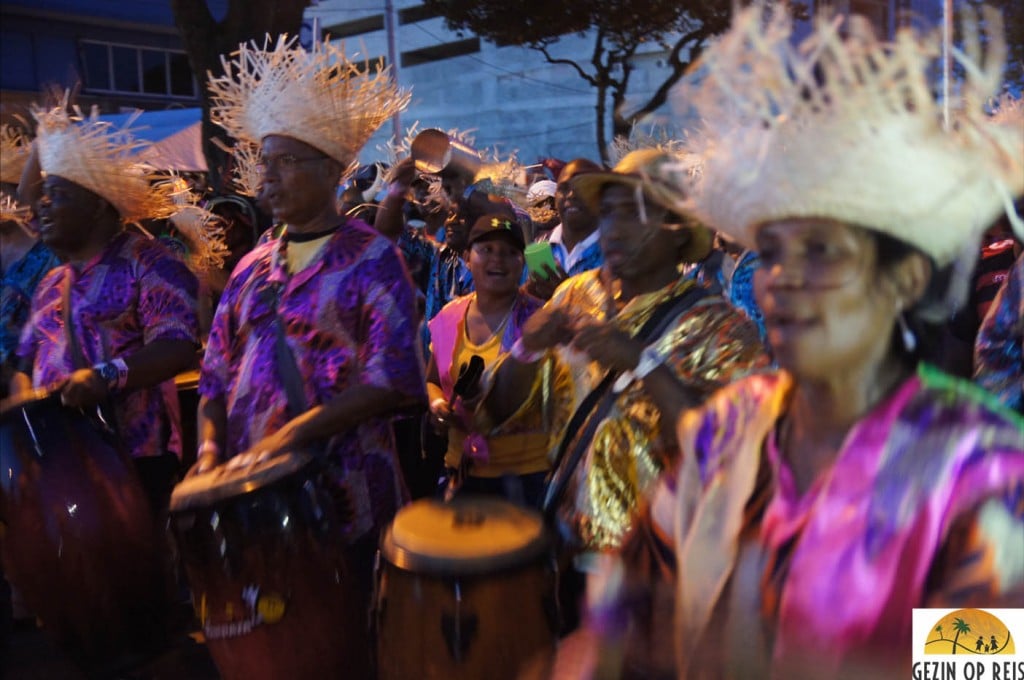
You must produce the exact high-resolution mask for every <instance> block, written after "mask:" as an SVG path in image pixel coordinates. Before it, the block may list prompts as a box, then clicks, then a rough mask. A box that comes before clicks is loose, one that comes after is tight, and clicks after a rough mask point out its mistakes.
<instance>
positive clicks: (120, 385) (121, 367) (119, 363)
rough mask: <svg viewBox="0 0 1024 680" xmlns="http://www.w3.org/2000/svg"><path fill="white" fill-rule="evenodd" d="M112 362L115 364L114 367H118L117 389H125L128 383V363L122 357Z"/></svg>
mask: <svg viewBox="0 0 1024 680" xmlns="http://www.w3.org/2000/svg"><path fill="white" fill-rule="evenodd" d="M110 363H112V364H114V367H115V368H117V389H119V390H123V389H124V387H125V385H127V384H128V364H126V363H125V362H124V359H121V358H120V357H118V358H117V359H114V360H113V361H111V362H110Z"/></svg>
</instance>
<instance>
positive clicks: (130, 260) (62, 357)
mask: <svg viewBox="0 0 1024 680" xmlns="http://www.w3.org/2000/svg"><path fill="white" fill-rule="evenodd" d="M69 277H70V280H71V319H72V325H73V327H74V329H75V331H76V332H77V335H76V337H77V338H78V343H79V346H80V347H81V349H82V354H83V356H84V358H85V363H86V365H88V366H92V365H94V364H97V363H99V362H101V361H109V360H111V359H115V358H122V359H123V358H127V357H130V356H131V355H132V354H134V353H135V352H137V351H138V350H140V349H142V347H143V346H144V345H147V344H149V343H151V342H154V341H157V340H187V341H189V342H192V343H195V344H196V346H198V345H199V324H198V321H197V318H196V294H197V290H198V286H199V284H198V282H197V281H196V277H195V276H194V275H193V274H192V272H190V271H189V270H188V267H186V266H185V264H184V263H183V262H182V261H181V260H180V259H178V258H177V257H175V256H174V254H173V253H171V252H170V251H168V250H167V249H166V248H165V247H164V246H162V245H160V243H158V242H157V241H154V240H152V239H149V238H146V237H144V236H141V235H139V234H137V233H134V232H123V233H121V234H118V235H117V236H116V237H114V239H113V240H112V241H111V242H110V244H109V245H108V246H107V247H106V248H105V249H104V250H103V252H102V253H100V254H99V255H97V256H96V257H94V258H92V259H91V260H89V261H88V262H86V263H85V265H84V266H83V267H82V268H81V270H80V271H76V269H75V268H74V267H72V266H71V265H68V264H65V265H61V266H59V267H56V268H55V269H53V270H51V271H50V273H49V274H47V275H46V276H45V277H44V278H43V280H42V281H40V283H39V286H38V288H36V292H35V295H34V296H33V299H32V313H31V317H30V318H29V322H28V323H27V324H26V325H25V328H24V330H23V332H22V335H21V342H20V343H19V346H18V357H19V361H20V362H21V363H22V364H23V365H25V364H29V365H31V366H32V384H33V385H35V386H37V387H39V386H46V385H51V384H53V383H55V382H58V381H60V380H63V379H64V378H66V377H67V376H69V375H70V374H71V373H72V372H73V371H74V370H75V365H74V359H73V357H72V351H71V347H70V346H69V345H68V342H67V334H66V333H65V332H64V316H63V303H62V299H63V288H64V285H65V281H66V280H67V279H68V278H69ZM112 405H113V407H114V414H115V417H116V420H117V425H118V428H119V431H120V433H121V436H122V438H123V440H124V442H125V444H126V446H127V448H128V451H129V452H130V453H131V455H132V456H134V457H136V458H138V457H144V456H158V455H162V454H165V453H168V452H170V453H176V454H178V455H180V454H181V432H180V429H181V428H180V423H179V422H178V420H177V417H176V415H173V414H177V413H178V394H177V391H176V390H175V387H174V381H173V380H168V381H166V382H164V383H162V384H160V385H155V386H153V387H149V388H144V389H135V390H130V391H126V392H122V393H119V394H115V395H114V397H113V399H112Z"/></svg>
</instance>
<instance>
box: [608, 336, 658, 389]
mask: <svg viewBox="0 0 1024 680" xmlns="http://www.w3.org/2000/svg"><path fill="white" fill-rule="evenodd" d="M663 363H665V357H664V356H662V355H661V353H660V352H659V351H658V350H657V349H655V347H654V346H653V345H650V346H648V347H644V349H643V351H642V352H640V361H638V362H637V364H636V368H634V369H633V370H632V371H624V372H623V373H622V375H620V376H619V377H618V379H617V380H616V381H615V383H614V384H613V385H612V392H614V393H615V394H619V393H621V392H623V391H624V390H625V389H626V388H627V387H629V386H630V385H631V384H633V381H634V380H643V379H644V378H646V377H647V376H648V375H649V374H650V372H651V371H653V370H654V369H656V368H657V367H658V366H661V365H662V364H663Z"/></svg>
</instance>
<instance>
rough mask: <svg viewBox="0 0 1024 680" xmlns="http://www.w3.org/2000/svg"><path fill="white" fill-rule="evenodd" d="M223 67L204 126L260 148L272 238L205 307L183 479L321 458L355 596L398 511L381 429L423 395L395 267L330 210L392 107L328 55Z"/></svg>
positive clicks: (355, 223) (282, 53) (385, 83)
mask: <svg viewBox="0 0 1024 680" xmlns="http://www.w3.org/2000/svg"><path fill="white" fill-rule="evenodd" d="M293 52H297V53H298V54H297V55H293V54H292V53H293ZM236 56H237V60H238V61H237V62H236V63H235V64H234V68H230V69H227V73H228V74H229V75H226V76H224V77H222V78H219V79H214V80H213V81H211V83H210V88H211V90H212V91H213V93H214V97H215V100H216V102H217V103H216V105H215V106H214V108H213V111H212V115H213V117H214V120H216V121H218V122H219V123H220V124H221V125H223V126H224V127H225V129H227V131H228V132H229V133H230V134H231V135H232V136H233V137H235V138H236V139H242V140H245V141H247V142H250V143H255V144H258V145H260V148H261V155H262V162H261V165H260V168H261V175H262V177H261V182H262V193H261V198H262V199H263V200H265V201H266V204H267V205H268V207H269V208H270V211H271V213H272V214H273V218H274V221H275V222H278V223H281V224H283V225H284V227H283V232H282V235H281V237H280V238H277V239H271V240H269V241H267V242H266V243H263V244H261V245H259V246H257V247H256V248H255V249H254V250H253V251H252V252H250V253H249V254H248V255H246V256H245V257H244V258H243V259H242V260H241V261H240V262H239V263H238V265H237V266H236V268H235V270H234V272H233V274H232V276H231V278H230V280H229V281H228V284H227V286H226V288H225V290H224V293H223V296H222V298H221V302H220V305H219V307H218V309H217V313H216V315H215V317H214V320H213V324H212V328H211V331H210V337H209V342H208V344H207V350H206V355H205V357H204V359H203V367H202V373H201V377H200V382H199V394H200V397H201V400H200V405H199V423H198V433H199V440H200V442H201V444H200V446H199V451H198V453H197V458H198V461H197V463H196V466H195V467H194V468H193V474H202V473H204V472H206V471H208V470H210V469H212V468H213V467H214V466H215V465H217V464H218V463H219V462H221V461H224V460H226V459H229V458H231V457H233V456H236V455H239V454H243V453H246V454H250V455H251V456H252V457H253V459H255V460H259V459H262V458H267V457H272V456H276V455H279V454H288V453H294V452H298V451H303V450H304V451H310V452H313V453H316V454H318V455H320V456H322V457H323V459H324V460H325V461H327V462H328V463H329V466H330V470H331V474H330V476H331V478H332V482H333V483H334V484H335V485H336V487H337V489H338V490H339V491H340V492H341V493H340V495H341V497H343V498H344V499H345V501H346V503H345V505H346V506H347V507H345V508H343V509H344V510H347V511H348V513H349V516H348V517H347V518H346V520H345V521H346V524H345V526H343V527H342V528H341V530H342V532H343V537H344V540H345V542H346V543H347V544H348V546H349V551H350V555H351V557H352V562H353V567H354V568H355V571H356V578H357V579H361V581H360V582H362V581H365V585H366V589H365V592H366V593H368V592H370V576H371V572H372V556H373V553H374V550H375V548H376V537H377V534H378V532H379V530H380V529H381V528H383V527H384V526H385V525H386V524H387V523H389V522H390V520H391V518H392V517H393V515H394V513H395V512H396V510H397V509H398V508H399V507H400V506H401V505H402V504H403V503H404V502H405V501H406V500H407V498H408V494H407V491H406V489H405V485H404V483H403V482H402V477H401V474H400V470H399V465H398V459H397V454H396V447H395V443H394V437H393V434H392V431H391V427H390V418H391V416H392V414H393V412H394V410H395V409H396V408H399V407H401V406H402V405H403V404H410V403H422V402H425V387H424V379H423V370H422V365H421V362H422V360H421V358H420V352H419V351H418V349H417V348H418V343H417V335H416V332H417V317H416V309H415V294H414V291H413V287H412V283H411V281H410V279H409V275H408V273H407V272H406V269H405V266H404V265H403V264H402V260H401V256H400V254H399V253H398V251H397V249H396V248H395V247H394V245H393V244H392V243H391V241H389V240H388V239H386V238H384V237H382V236H381V235H380V234H378V233H377V232H376V231H374V230H373V229H372V228H371V227H369V226H367V225H366V224H364V223H363V222H360V221H359V220H356V219H352V218H348V217H346V216H344V215H341V214H339V211H338V207H337V204H336V200H335V197H336V191H337V187H338V184H339V182H340V180H341V179H342V177H343V174H344V173H345V171H346V169H348V168H349V167H351V166H352V162H353V160H354V159H355V158H356V156H357V155H358V153H359V150H360V149H361V147H362V146H363V145H364V144H365V143H366V141H367V139H369V137H370V135H372V134H373V132H374V130H376V129H377V127H379V126H380V124H381V123H383V122H384V121H386V120H388V118H389V117H390V116H391V115H392V113H393V112H394V111H396V110H400V109H401V108H404V106H405V105H406V103H407V102H408V95H407V94H404V93H402V92H401V91H399V90H398V89H397V88H396V86H395V85H394V84H393V83H392V82H391V81H390V80H389V79H388V76H387V73H386V71H384V72H382V73H381V74H378V75H376V76H373V77H369V78H367V77H364V76H361V75H360V74H359V72H358V69H357V68H356V65H355V64H353V63H352V62H351V61H349V60H348V59H347V58H346V57H345V54H344V52H343V51H342V50H341V48H338V47H336V46H333V45H331V44H330V43H325V44H324V45H322V46H318V49H317V50H316V51H314V52H311V53H308V54H307V53H305V52H303V51H302V50H301V48H298V47H297V46H294V45H292V44H291V43H285V42H280V43H278V44H277V45H276V46H275V47H274V48H273V49H268V50H261V49H259V48H256V47H252V46H248V45H243V46H241V49H240V51H239V52H238V53H236ZM325 72H326V73H325ZM345 81H349V82H345ZM353 672H354V673H356V672H355V671H353ZM356 674H358V673H356Z"/></svg>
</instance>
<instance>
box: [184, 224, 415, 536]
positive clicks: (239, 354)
mask: <svg viewBox="0 0 1024 680" xmlns="http://www.w3.org/2000/svg"><path fill="white" fill-rule="evenodd" d="M287 246H288V243H287V241H286V240H284V239H278V240H274V241H270V242H268V243H265V244H263V245H260V246H257V247H256V249H255V250H253V251H252V252H251V253H249V254H248V255H246V256H245V258H243V259H242V261H241V262H239V264H238V266H237V267H236V268H235V271H234V273H233V274H232V276H231V279H230V281H228V285H227V287H226V289H225V290H224V294H223V296H222V297H221V301H220V304H219V306H218V307H217V313H216V315H215V316H214V320H213V326H212V328H211V329H210V338H209V341H208V344H207V348H206V356H205V358H204V359H203V368H202V374H201V376H200V380H199V393H200V395H202V396H204V397H206V398H208V399H212V398H217V397H222V398H223V399H224V400H225V405H226V408H227V417H228V423H227V443H226V444H227V449H226V451H225V456H227V457H230V456H234V455H237V454H239V453H243V452H245V451H246V450H247V449H249V447H251V446H252V445H254V444H255V443H257V442H258V441H260V440H261V439H262V438H263V437H266V436H268V435H271V434H273V433H274V432H276V431H277V430H278V429H280V428H281V426H283V425H284V424H285V423H287V422H288V421H289V420H290V418H291V415H290V414H289V412H288V404H287V397H286V393H285V388H284V386H283V383H282V381H281V379H280V378H279V377H278V371H277V368H276V349H275V346H276V333H275V321H274V319H275V312H274V310H273V309H272V308H271V307H270V305H269V300H268V297H269V296H268V294H267V292H266V291H267V289H268V288H270V287H272V286H274V285H279V286H280V293H279V295H280V297H279V303H278V314H279V315H280V317H281V319H282V322H283V324H284V327H285V334H286V337H287V342H288V346H289V349H290V350H291V353H292V355H293V356H294V357H295V363H296V365H297V367H298V370H299V372H300V374H301V379H302V380H301V382H302V385H303V387H304V393H305V401H306V403H307V404H308V405H309V406H310V407H312V406H315V405H318V404H323V403H325V402H328V401H330V400H332V399H334V398H335V397H337V396H338V395H340V394H341V393H343V392H344V391H345V390H346V389H348V388H350V387H352V386H355V385H372V386H376V387H381V388H385V389H390V390H395V391H396V392H399V393H401V394H403V395H409V396H412V397H416V398H419V399H423V400H425V396H424V395H425V383H424V378H423V364H422V358H421V354H420V350H419V346H418V343H417V316H416V307H415V292H414V289H413V286H412V282H411V280H410V278H409V274H408V272H407V271H406V268H405V265H404V264H403V263H402V258H401V255H400V254H399V252H398V250H397V249H396V248H395V247H394V245H393V244H392V243H391V242H390V241H389V240H387V239H385V238H383V237H381V236H380V235H379V234H378V233H377V232H376V231H374V230H373V229H371V228H370V227H368V226H367V225H365V224H363V223H362V222H359V221H358V220H350V221H348V222H347V223H346V224H345V225H343V226H342V227H341V228H340V229H339V230H338V231H337V232H336V233H335V234H334V235H333V236H332V237H331V238H330V239H329V240H328V241H327V243H326V244H325V245H324V246H323V250H322V251H321V252H320V254H319V255H318V256H317V258H316V259H315V260H314V261H313V262H312V263H310V264H309V265H308V266H307V267H306V268H305V269H303V270H301V271H299V272H297V273H296V274H294V275H289V274H288V272H287V269H286V265H285V263H286V253H287V250H286V249H287ZM327 451H328V452H329V453H330V454H331V459H332V460H333V461H335V462H336V463H339V464H340V466H341V474H342V476H343V477H344V479H343V480H341V482H342V484H343V485H344V486H345V487H346V489H347V491H348V493H349V494H350V496H351V501H352V502H351V505H352V507H353V508H354V509H355V510H356V512H357V514H358V516H357V517H356V518H355V521H354V526H353V527H352V529H351V533H350V535H361V534H363V533H364V532H366V531H369V530H371V529H373V528H379V527H382V526H383V525H384V524H385V523H386V522H387V521H389V520H390V518H391V516H392V515H393V514H394V512H395V510H396V509H397V508H398V507H399V506H400V505H401V504H402V503H403V502H404V500H405V498H406V493H405V488H404V485H403V483H402V481H401V474H400V471H399V467H398V458H397V452H396V450H395V443H394V438H393V436H392V432H391V427H390V420H389V419H388V418H386V417H381V418H372V419H368V420H366V421H364V422H362V423H360V424H359V425H357V426H356V427H354V428H352V429H350V430H348V431H345V432H343V433H341V434H338V435H336V436H335V437H333V438H332V439H331V441H330V442H329V443H328V444H327Z"/></svg>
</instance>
